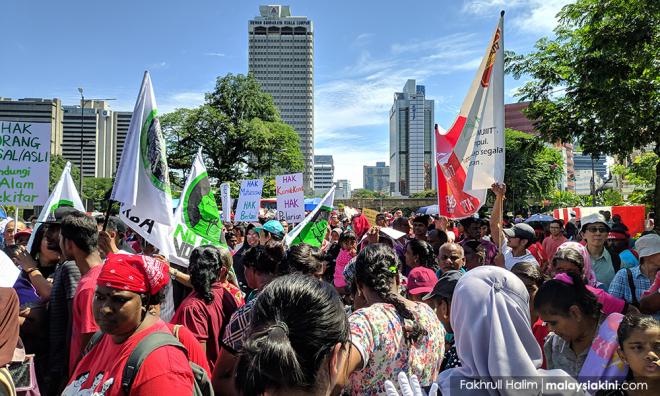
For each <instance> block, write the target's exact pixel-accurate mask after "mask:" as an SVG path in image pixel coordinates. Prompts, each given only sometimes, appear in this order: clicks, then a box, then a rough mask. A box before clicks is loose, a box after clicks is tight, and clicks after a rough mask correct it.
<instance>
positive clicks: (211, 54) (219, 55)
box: [204, 52, 225, 57]
mask: <svg viewBox="0 0 660 396" xmlns="http://www.w3.org/2000/svg"><path fill="white" fill-rule="evenodd" d="M204 55H206V56H218V57H223V56H225V54H223V53H221V52H205V53H204Z"/></svg>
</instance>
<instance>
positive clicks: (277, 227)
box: [257, 220, 284, 238]
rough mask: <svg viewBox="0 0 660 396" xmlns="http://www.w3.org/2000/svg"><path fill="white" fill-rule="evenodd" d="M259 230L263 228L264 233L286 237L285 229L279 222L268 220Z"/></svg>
mask: <svg viewBox="0 0 660 396" xmlns="http://www.w3.org/2000/svg"><path fill="white" fill-rule="evenodd" d="M257 228H263V230H264V231H268V232H270V233H271V234H273V235H275V236H277V237H280V238H283V237H284V227H282V224H281V223H280V222H279V221H277V220H268V221H267V222H266V223H265V224H264V225H263V226H261V227H257Z"/></svg>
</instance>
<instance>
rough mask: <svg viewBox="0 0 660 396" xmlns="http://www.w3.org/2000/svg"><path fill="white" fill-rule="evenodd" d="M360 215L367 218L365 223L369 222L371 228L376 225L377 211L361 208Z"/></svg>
mask: <svg viewBox="0 0 660 396" xmlns="http://www.w3.org/2000/svg"><path fill="white" fill-rule="evenodd" d="M362 214H363V215H364V217H366V218H367V221H368V222H369V225H370V226H372V227H373V226H375V225H376V216H378V212H377V211H375V210H373V209H369V208H363V209H362Z"/></svg>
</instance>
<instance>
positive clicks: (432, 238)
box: [428, 228, 449, 256]
mask: <svg viewBox="0 0 660 396" xmlns="http://www.w3.org/2000/svg"><path fill="white" fill-rule="evenodd" d="M448 241H449V238H447V233H446V232H445V231H443V230H440V229H438V228H435V229H433V230H431V231H429V233H428V242H429V243H430V244H431V247H432V248H433V255H434V256H437V255H438V253H439V252H440V246H442V245H444V244H445V243H447V242H448Z"/></svg>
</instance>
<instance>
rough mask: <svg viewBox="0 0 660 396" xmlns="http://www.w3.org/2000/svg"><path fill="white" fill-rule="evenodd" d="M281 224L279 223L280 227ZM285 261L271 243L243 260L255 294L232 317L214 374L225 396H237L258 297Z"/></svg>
mask: <svg viewBox="0 0 660 396" xmlns="http://www.w3.org/2000/svg"><path fill="white" fill-rule="evenodd" d="M278 224H279V223H278ZM284 257H285V251H284V247H283V246H282V244H281V243H278V242H275V241H269V242H268V243H266V244H265V245H258V246H255V247H252V248H250V249H248V250H247V251H246V252H245V257H244V258H243V267H244V269H245V278H246V280H247V283H248V286H249V287H250V288H251V289H253V292H252V294H251V295H250V296H248V299H247V301H246V303H245V305H243V306H242V307H240V308H239V309H238V310H237V311H236V312H234V313H233V314H232V315H231V318H230V319H229V323H228V324H227V326H226V327H225V331H224V333H223V335H222V342H221V347H222V348H221V350H220V355H219V356H218V360H217V361H216V363H215V368H214V370H213V387H214V389H222V393H223V394H235V388H234V382H233V381H232V375H233V373H234V369H235V365H236V362H237V359H238V356H239V354H240V353H241V352H242V350H243V344H244V343H245V339H246V338H247V336H248V335H249V334H248V329H249V326H250V321H251V315H252V308H253V307H254V304H255V302H256V297H257V296H258V295H259V293H260V292H261V290H263V288H264V287H266V285H267V284H268V283H270V281H272V280H273V279H275V278H276V277H277V275H278V273H279V272H280V266H281V264H282V261H283V260H284Z"/></svg>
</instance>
